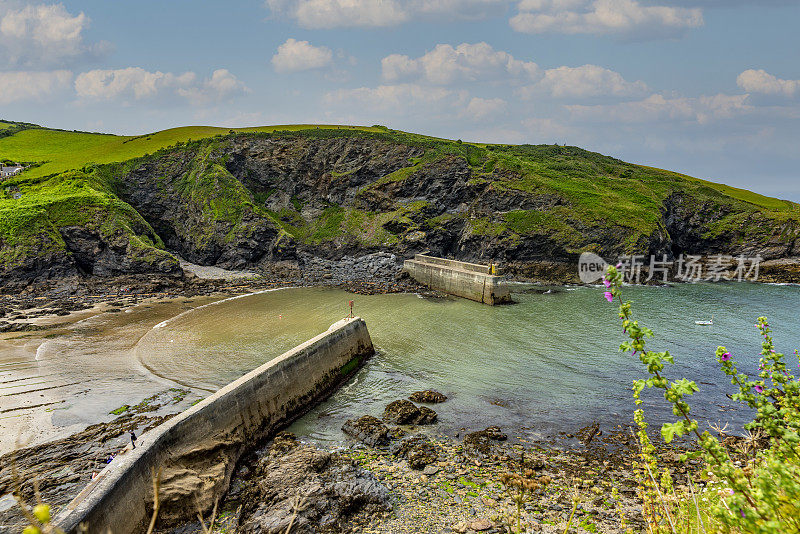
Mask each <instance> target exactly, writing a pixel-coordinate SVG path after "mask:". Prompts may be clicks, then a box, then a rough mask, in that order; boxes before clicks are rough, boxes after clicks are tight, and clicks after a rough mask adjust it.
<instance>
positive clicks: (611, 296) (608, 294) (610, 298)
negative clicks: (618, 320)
mask: <svg viewBox="0 0 800 534" xmlns="http://www.w3.org/2000/svg"><path fill="white" fill-rule="evenodd" d="M603 296H605V297H606V300H607V301H608V302H611V301H612V300H614V295H613V294H612V293H611V291H606V292H605V293H603Z"/></svg>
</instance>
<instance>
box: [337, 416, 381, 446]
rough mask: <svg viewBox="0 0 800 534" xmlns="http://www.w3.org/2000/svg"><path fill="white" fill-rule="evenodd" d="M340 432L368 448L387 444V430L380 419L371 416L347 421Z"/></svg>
mask: <svg viewBox="0 0 800 534" xmlns="http://www.w3.org/2000/svg"><path fill="white" fill-rule="evenodd" d="M342 431H344V433H345V434H347V435H348V436H350V437H352V438H355V439H357V440H358V441H361V442H362V443H364V444H366V445H369V446H370V447H379V446H381V445H386V444H387V443H388V442H389V429H388V428H387V427H386V425H384V424H383V423H381V420H380V419H378V418H377V417H373V416H371V415H362V416H361V417H359V418H358V419H348V420H347V421H346V422H345V423H344V425H342Z"/></svg>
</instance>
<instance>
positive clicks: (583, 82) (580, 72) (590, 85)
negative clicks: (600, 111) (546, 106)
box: [519, 65, 647, 98]
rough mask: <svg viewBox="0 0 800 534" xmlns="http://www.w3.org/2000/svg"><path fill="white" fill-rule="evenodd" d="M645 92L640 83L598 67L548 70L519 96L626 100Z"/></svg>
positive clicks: (644, 86)
mask: <svg viewBox="0 0 800 534" xmlns="http://www.w3.org/2000/svg"><path fill="white" fill-rule="evenodd" d="M646 91H647V84H645V83H644V82H642V81H635V82H629V81H627V80H625V78H623V77H622V75H621V74H620V73H618V72H615V71H613V70H609V69H605V68H603V67H600V66H598V65H582V66H580V67H558V68H555V69H548V70H546V71H545V72H544V76H543V77H542V79H541V80H540V81H538V82H537V83H535V84H533V85H529V86H526V87H523V88H521V89H520V90H519V94H520V96H522V97H523V98H531V97H532V96H534V95H536V94H548V95H550V96H553V97H555V98H568V97H572V98H586V97H597V96H616V97H630V96H643V95H644V94H645V93H646Z"/></svg>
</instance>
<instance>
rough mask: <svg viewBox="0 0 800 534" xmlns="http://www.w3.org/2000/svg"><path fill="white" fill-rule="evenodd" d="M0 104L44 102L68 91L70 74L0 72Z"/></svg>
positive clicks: (62, 72) (61, 71)
mask: <svg viewBox="0 0 800 534" xmlns="http://www.w3.org/2000/svg"><path fill="white" fill-rule="evenodd" d="M0 80H1V81H0V104H10V103H11V102H22V101H25V100H44V99H46V98H47V97H49V96H52V95H53V94H55V93H57V92H59V91H62V90H65V89H68V88H69V84H70V82H71V81H72V73H71V72H70V71H68V70H56V71H50V72H31V71H12V72H0Z"/></svg>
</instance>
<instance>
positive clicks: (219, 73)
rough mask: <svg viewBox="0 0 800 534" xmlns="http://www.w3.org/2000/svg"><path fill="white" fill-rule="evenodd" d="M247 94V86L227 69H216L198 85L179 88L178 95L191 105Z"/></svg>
mask: <svg viewBox="0 0 800 534" xmlns="http://www.w3.org/2000/svg"><path fill="white" fill-rule="evenodd" d="M247 92H249V89H248V88H247V86H246V85H245V84H244V82H242V81H241V80H240V79H239V78H237V77H236V76H234V75H233V74H232V73H231V72H230V71H229V70H228V69H217V70H215V71H214V72H213V73H211V78H207V79H205V80H203V81H202V83H200V84H199V85H194V86H190V87H186V88H179V89H178V91H177V93H178V95H180V96H182V97H185V98H187V99H188V100H189V101H190V102H192V103H193V104H196V105H198V104H205V103H208V102H219V101H222V100H225V99H227V98H229V97H233V96H238V95H241V94H243V93H247Z"/></svg>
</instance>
